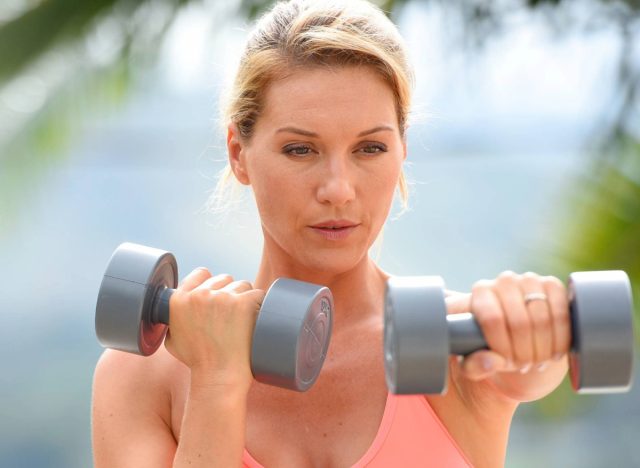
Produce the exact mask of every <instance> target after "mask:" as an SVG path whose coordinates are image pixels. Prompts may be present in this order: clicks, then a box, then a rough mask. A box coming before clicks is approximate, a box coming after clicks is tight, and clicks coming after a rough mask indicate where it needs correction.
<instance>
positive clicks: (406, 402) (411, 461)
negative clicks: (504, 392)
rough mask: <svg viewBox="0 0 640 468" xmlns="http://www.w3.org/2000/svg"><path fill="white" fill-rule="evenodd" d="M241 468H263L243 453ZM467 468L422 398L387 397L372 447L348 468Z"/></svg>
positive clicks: (464, 458) (456, 447) (464, 459)
mask: <svg viewBox="0 0 640 468" xmlns="http://www.w3.org/2000/svg"><path fill="white" fill-rule="evenodd" d="M242 462H243V466H244V468H264V467H263V466H262V465H261V464H260V463H258V462H257V461H256V460H255V459H254V458H253V457H252V456H251V454H250V453H249V452H248V451H247V449H245V450H244V454H243V456H242ZM395 466H402V467H403V468H412V467H420V468H428V467H439V468H440V467H444V466H446V467H447V468H469V467H472V466H473V465H472V464H471V462H470V461H469V460H468V459H467V458H466V457H465V455H464V454H463V453H462V450H460V448H459V447H458V445H457V444H456V442H455V441H454V440H453V438H452V437H451V435H450V434H449V432H448V431H447V429H446V428H445V427H444V425H443V424H442V422H441V421H440V419H439V418H438V416H437V415H436V414H435V412H434V411H433V409H432V408H431V405H429V402H428V401H427V399H426V398H425V397H424V395H394V394H393V393H390V392H388V393H387V403H386V405H385V408H384V414H383V416H382V422H381V423H380V428H379V429H378V433H377V434H376V437H375V438H374V440H373V443H372V444H371V446H370V447H369V449H368V450H367V452H366V453H365V454H364V455H363V456H362V458H360V460H358V461H357V462H356V463H355V464H354V465H353V467H352V468H364V467H368V468H389V467H395Z"/></svg>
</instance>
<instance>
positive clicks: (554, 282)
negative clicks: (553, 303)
mask: <svg viewBox="0 0 640 468" xmlns="http://www.w3.org/2000/svg"><path fill="white" fill-rule="evenodd" d="M542 283H543V284H544V286H545V287H546V288H549V290H550V291H564V290H565V286H564V283H563V282H562V281H560V280H559V279H558V278H556V277H555V276H544V277H543V278H542Z"/></svg>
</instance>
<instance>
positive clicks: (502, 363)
mask: <svg viewBox="0 0 640 468" xmlns="http://www.w3.org/2000/svg"><path fill="white" fill-rule="evenodd" d="M506 366H507V360H506V359H505V358H503V357H502V356H501V355H499V354H498V353H494V352H493V351H489V350H481V351H476V352H475V353H472V354H470V355H468V356H467V357H465V358H464V360H463V361H462V364H460V369H461V372H462V375H463V376H464V377H466V378H467V379H470V380H473V381H479V380H484V379H486V378H487V377H490V376H492V375H493V374H495V373H496V372H500V371H502V370H503V369H504V368H506Z"/></svg>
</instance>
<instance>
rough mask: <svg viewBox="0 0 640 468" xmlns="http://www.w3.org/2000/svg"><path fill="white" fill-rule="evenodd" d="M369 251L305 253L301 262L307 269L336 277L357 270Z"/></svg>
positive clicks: (336, 250) (334, 250) (300, 259)
mask: <svg viewBox="0 0 640 468" xmlns="http://www.w3.org/2000/svg"><path fill="white" fill-rule="evenodd" d="M366 255H367V250H364V249H359V250H358V251H357V252H355V251H351V252H345V251H344V250H343V249H333V250H326V249H325V250H324V251H323V252H309V251H306V252H303V256H302V257H299V262H300V264H301V265H303V266H304V267H305V268H307V269H309V270H312V271H314V272H318V273H321V274H322V275H323V276H324V275H328V276H336V275H340V274H343V273H346V272H348V271H350V270H353V269H354V268H356V267H357V266H358V265H359V264H360V263H361V262H362V261H363V259H364V258H366Z"/></svg>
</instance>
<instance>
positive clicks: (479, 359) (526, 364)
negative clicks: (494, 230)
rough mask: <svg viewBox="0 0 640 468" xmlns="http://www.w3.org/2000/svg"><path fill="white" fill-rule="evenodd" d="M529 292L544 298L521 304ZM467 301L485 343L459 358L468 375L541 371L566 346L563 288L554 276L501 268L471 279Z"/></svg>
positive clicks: (568, 338)
mask: <svg viewBox="0 0 640 468" xmlns="http://www.w3.org/2000/svg"><path fill="white" fill-rule="evenodd" d="M530 293H543V294H545V295H546V296H547V299H546V300H532V301H530V302H528V303H527V304H525V295H527V294H530ZM468 301H469V306H470V307H469V309H468V310H469V311H471V312H472V313H473V314H474V316H475V318H476V320H477V321H478V324H479V325H480V328H481V329H482V332H483V334H484V336H485V339H486V341H487V344H488V346H489V349H490V350H482V351H477V352H475V353H473V354H471V355H469V356H467V357H466V358H465V359H464V362H463V363H462V366H461V371H462V374H463V375H464V376H465V377H467V378H469V379H471V380H474V381H479V380H483V379H486V378H487V377H490V376H492V375H494V374H496V373H509V372H510V373H519V374H526V373H529V372H532V371H535V372H543V371H544V370H545V369H547V368H548V367H549V364H552V363H554V362H556V361H559V360H561V359H562V358H563V357H564V356H565V355H566V354H567V352H568V351H569V346H570V343H571V332H570V320H569V305H568V299H567V292H566V288H565V286H564V284H563V283H562V282H561V281H560V280H559V279H557V278H555V277H553V276H540V275H537V274H535V273H530V272H528V273H525V274H522V275H519V274H516V273H514V272H512V271H505V272H503V273H501V274H500V275H499V276H498V277H497V278H496V279H495V280H481V281H478V282H476V283H475V284H474V285H473V288H472V292H471V295H470V296H468ZM555 367H557V366H555ZM516 375H518V374H516Z"/></svg>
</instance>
